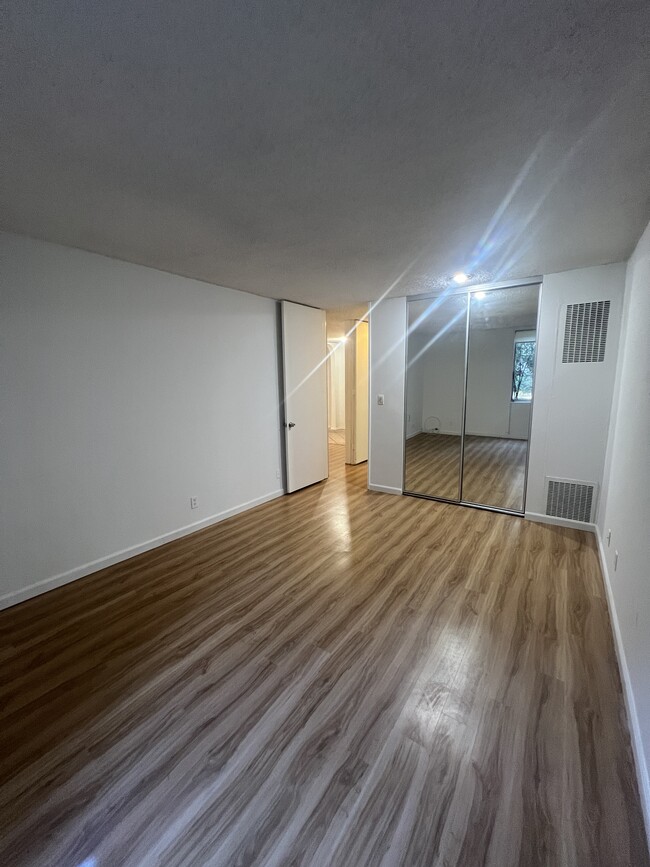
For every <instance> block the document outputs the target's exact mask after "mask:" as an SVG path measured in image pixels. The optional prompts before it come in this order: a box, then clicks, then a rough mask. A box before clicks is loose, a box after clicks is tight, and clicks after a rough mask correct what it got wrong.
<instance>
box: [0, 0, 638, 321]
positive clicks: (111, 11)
mask: <svg viewBox="0 0 650 867" xmlns="http://www.w3.org/2000/svg"><path fill="white" fill-rule="evenodd" d="M4 10H5V11H4V13H3V15H4V27H3V28H2V35H1V36H0V39H1V40H2V45H0V49H1V50H2V56H3V59H2V69H1V73H2V79H3V88H2V96H1V100H2V103H1V106H0V107H1V109H2V136H1V139H2V141H1V145H0V171H1V172H2V178H1V182H2V191H3V207H2V217H1V219H2V222H1V225H2V227H3V228H5V229H7V230H10V231H15V232H19V233H25V234H28V235H32V236H34V237H38V238H45V239H48V240H52V241H57V242H60V243H64V244H69V245H72V246H77V247H82V248H85V249H88V250H95V251H98V252H101V253H105V254H107V255H110V256H116V257H118V258H122V259H126V260H129V261H133V262H140V263H143V264H146V265H152V266H154V267H157V268H161V269H163V270H168V271H172V272H175V273H178V274H184V275H188V276H192V277H197V278H200V279H203V280H207V281H210V282H213V283H218V284H223V285H227V286H231V287H234V288H238V289H245V290H248V291H252V292H256V293H258V294H263V295H270V296H273V297H283V298H289V299H293V300H298V301H304V302H306V303H311V304H316V305H319V306H323V307H332V306H337V305H344V304H351V303H354V302H360V301H365V300H374V299H376V298H378V297H379V296H380V295H381V294H382V293H383V292H385V291H387V290H388V289H389V288H391V287H392V289H391V291H392V292H393V294H399V295H403V294H408V293H411V292H422V291H425V290H430V289H436V288H440V287H441V286H443V285H444V284H445V282H446V281H447V279H448V276H449V274H450V273H452V272H453V271H456V270H458V269H463V270H465V271H468V272H470V273H471V274H472V275H474V277H475V279H476V280H481V279H486V278H492V279H500V278H505V277H510V276H515V277H519V276H526V275H529V274H540V273H548V272H551V271H556V270H563V269H568V268H574V267H580V266H584V265H589V264H597V263H603V262H609V261H616V260H621V259H624V258H626V257H627V256H628V255H629V253H630V251H631V249H632V247H633V245H634V243H635V241H636V240H637V238H638V237H639V235H640V234H641V232H642V230H643V228H644V225H645V223H646V222H647V220H648V218H649V217H650V213H649V211H648V190H649V187H650V183H649V181H650V150H649V148H650V144H649V143H650V136H649V135H648V132H649V130H648V118H649V117H650V86H649V84H650V53H648V51H647V47H648V42H647V39H648V32H649V30H650V4H649V3H648V2H647V0H616V2H614V0H607V2H603V0H575V2H571V3H567V2H566V0H561V2H560V0H549V2H546V3H522V2H521V0H492V2H489V3H488V2H484V3H479V2H477V0H444V2H442V0H435V2H432V0H419V2H413V0H392V2H382V0H366V2H360V0H358V2H354V0H327V2H320V3H319V2H313V3H304V2H302V0H281V2H280V0H259V2H250V0H220V2H214V0H203V2H201V0H199V2H189V3H179V2H177V0H174V2H171V0H160V2H158V3H151V2H149V3H143V2H138V0H128V2H127V0H110V2H105V3H94V4H90V3H82V2H80V0H76V2H71V0H57V2H54V0H20V2H19V0H8V2H7V3H6V4H5V5H4Z"/></svg>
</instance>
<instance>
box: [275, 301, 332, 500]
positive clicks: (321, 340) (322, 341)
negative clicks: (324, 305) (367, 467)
mask: <svg viewBox="0 0 650 867" xmlns="http://www.w3.org/2000/svg"><path fill="white" fill-rule="evenodd" d="M282 354H283V367H284V437H285V444H286V457H287V493H291V492H292V491H297V490H299V489H300V488H304V487H306V486H307V485H313V484H314V483H315V482H320V481H322V480H323V479H326V478H327V475H328V462H327V369H326V364H325V359H326V357H327V331H326V323H325V311H324V310H317V309H316V308H315V307H305V306H304V305H303V304H293V303H292V302H291V301H283V302H282Z"/></svg>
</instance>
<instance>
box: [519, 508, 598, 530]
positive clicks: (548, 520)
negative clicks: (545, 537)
mask: <svg viewBox="0 0 650 867" xmlns="http://www.w3.org/2000/svg"><path fill="white" fill-rule="evenodd" d="M524 517H525V518H526V520H527V521H536V522H537V523H538V524H554V525H555V526H556V527H569V528H570V529H572V530H584V531H585V532H586V533H595V532H596V525H595V524H587V523H586V522H585V521H570V520H569V519H568V518H556V517H555V516H554V515H543V514H542V513H541V512H526V513H525V515H524Z"/></svg>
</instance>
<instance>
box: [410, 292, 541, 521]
mask: <svg viewBox="0 0 650 867" xmlns="http://www.w3.org/2000/svg"><path fill="white" fill-rule="evenodd" d="M525 286H536V287H537V323H536V327H535V334H536V335H537V334H538V333H539V318H540V310H541V308H542V289H543V280H542V277H527V278H525V279H522V280H503V281H500V282H493V283H474V284H472V285H471V286H458V287H453V288H452V289H451V290H450V291H447V292H426V293H424V294H421V295H409V296H407V298H406V340H405V341H404V433H403V436H404V448H403V466H402V493H403V494H404V495H405V496H407V497H419V498H420V499H423V500H434V501H436V502H438V503H448V504H450V505H452V506H466V507H467V508H469V509H484V510H485V511H488V512H499V513H501V514H504V515H516V516H518V517H523V516H524V514H525V511H526V493H527V490H528V461H529V458H530V434H531V430H532V425H533V408H534V403H535V383H536V382H537V358H538V354H539V353H538V352H537V347H536V348H535V365H534V371H533V394H532V398H531V401H530V418H529V420H528V438H527V440H526V442H527V448H526V464H525V468H524V490H523V499H522V510H521V511H517V510H514V509H504V508H501V507H500V506H490V505H487V504H483V503H472V502H470V501H468V500H464V499H463V470H464V466H465V426H466V422H467V386H468V381H469V344H470V318H471V308H472V295H473V294H474V293H475V292H492V291H494V290H499V289H514V288H520V287H525ZM442 295H448V296H449V295H465V296H467V309H466V312H465V315H466V320H465V353H464V364H465V370H464V377H463V412H462V419H461V430H460V467H459V480H458V493H459V498H458V499H457V500H452V499H449V498H447V497H437V496H435V495H433V494H423V493H418V492H417V491H409V490H407V489H406V434H407V422H406V419H407V405H406V401H407V395H408V359H409V354H408V351H409V350H408V344H409V336H410V326H409V316H408V305H409V302H410V301H426V300H429V299H431V300H433V299H435V298H440V297H441V296H442ZM536 339H537V338H536Z"/></svg>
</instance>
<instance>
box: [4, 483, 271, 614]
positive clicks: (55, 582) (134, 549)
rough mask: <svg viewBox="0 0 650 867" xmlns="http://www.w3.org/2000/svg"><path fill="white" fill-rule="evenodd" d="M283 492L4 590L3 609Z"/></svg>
mask: <svg viewBox="0 0 650 867" xmlns="http://www.w3.org/2000/svg"><path fill="white" fill-rule="evenodd" d="M283 494H284V490H282V489H279V490H276V491H271V493H270V494H264V495H263V496H261V497H256V498H255V499H254V500H248V502H246V503H240V504H239V505H238V506H233V508H231V509H225V510H224V511H223V512H218V513H217V514H216V515H210V517H209V518H203V519H202V520H201V521H196V522H195V523H193V524H187V525H186V526H185V527H180V528H179V529H178V530H172V531H171V532H169V533H163V535H162V536H156V538H155V539H149V540H148V541H146V542H141V543H140V544H138V545H132V546H131V547H130V548H124V550H122V551H116V552H115V553H114V554H108V555H107V556H106V557H100V558H99V559H98V560H93V561H92V562H91V563H84V565H83V566H77V567H76V568H75V569H70V570H69V571H67V572H61V573H60V574H59V575H52V576H51V577H50V578H44V579H43V580H41V581H36V582H35V583H34V584H29V585H28V586H27V587H21V588H20V590H13V591H11V592H10V593H5V594H4V595H3V596H0V611H1V610H2V609H3V608H10V607H11V606H12V605H18V603H19V602H25V600H27V599H31V598H32V597H33V596H39V595H40V594H41V593H47V592H48V591H49V590H54V588H55V587H61V585H63V584H69V583H70V582H71V581H76V580H77V579H78V578H84V577H85V576H86V575H90V574H92V573H93V572H99V570H100V569H105V568H106V567H107V566H114V565H115V563H121V562H122V561H123V560H128V559H129V558H130V557H135V556H136V555H137V554H143V553H144V552H145V551H151V550H152V549H153V548H158V547H159V546H160V545H165V544H166V543H167V542H173V541H174V539H180V538H181V537H182V536H189V535H190V533H196V531H197V530H202V529H203V528H204V527H209V526H210V525H211V524H218V523H219V522H220V521H225V520H226V518H232V517H233V515H238V514H239V513H240V512H246V511H248V509H253V508H254V507H255V506H261V505H262V503H268V502H269V500H274V499H276V497H281V496H282V495H283Z"/></svg>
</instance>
